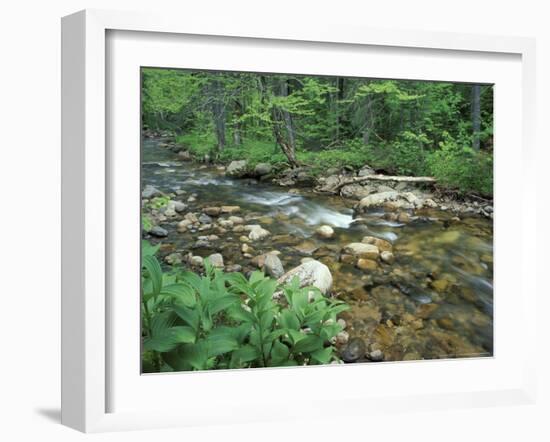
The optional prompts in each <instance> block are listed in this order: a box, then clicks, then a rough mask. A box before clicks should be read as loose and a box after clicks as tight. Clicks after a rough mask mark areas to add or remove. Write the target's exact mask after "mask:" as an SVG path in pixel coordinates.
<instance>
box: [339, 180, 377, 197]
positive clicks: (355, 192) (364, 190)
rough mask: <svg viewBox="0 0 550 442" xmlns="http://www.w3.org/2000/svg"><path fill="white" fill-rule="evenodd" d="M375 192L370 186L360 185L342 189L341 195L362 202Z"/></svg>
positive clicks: (356, 184) (355, 184) (350, 185)
mask: <svg viewBox="0 0 550 442" xmlns="http://www.w3.org/2000/svg"><path fill="white" fill-rule="evenodd" d="M372 192H373V188H372V187H370V186H362V185H361V184H359V183H354V184H348V185H347V186H344V187H342V188H341V189H340V195H342V196H343V197H344V198H349V199H354V200H362V199H363V198H366V197H367V196H369V195H370V194H371V193H372Z"/></svg>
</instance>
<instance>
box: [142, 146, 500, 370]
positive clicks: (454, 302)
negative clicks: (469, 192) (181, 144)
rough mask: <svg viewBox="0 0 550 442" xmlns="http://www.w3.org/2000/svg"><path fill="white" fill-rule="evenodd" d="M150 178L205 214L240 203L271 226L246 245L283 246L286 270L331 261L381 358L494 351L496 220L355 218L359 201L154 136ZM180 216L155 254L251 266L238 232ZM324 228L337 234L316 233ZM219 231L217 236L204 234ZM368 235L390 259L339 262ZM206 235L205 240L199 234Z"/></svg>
mask: <svg viewBox="0 0 550 442" xmlns="http://www.w3.org/2000/svg"><path fill="white" fill-rule="evenodd" d="M145 185H151V186H154V187H155V188H157V189H159V190H161V191H162V192H164V193H173V194H174V195H175V196H174V198H173V199H175V200H178V201H182V202H184V203H185V204H186V205H188V208H187V209H186V211H185V212H184V214H185V213H186V212H194V213H197V215H200V214H201V209H202V208H204V207H213V206H222V205H223V206H239V207H240V211H239V213H238V216H239V217H243V218H244V219H245V220H246V223H247V224H259V225H261V226H262V227H263V228H265V229H267V230H268V231H269V232H270V235H269V236H268V237H266V238H264V239H262V240H260V241H255V242H252V243H250V247H251V251H252V255H254V256H257V255H260V254H263V253H267V252H269V251H273V250H276V251H278V252H280V254H279V258H280V260H281V262H282V263H283V266H284V269H285V271H288V270H290V269H292V268H294V267H296V266H298V265H300V263H301V262H302V260H304V258H306V259H307V258H313V259H316V260H318V261H321V262H322V263H324V264H325V265H327V266H328V267H329V269H330V271H331V273H332V277H333V286H332V294H333V295H334V296H338V298H339V299H341V300H343V301H345V302H347V303H348V304H349V305H350V307H351V309H350V310H349V311H347V312H344V313H343V314H341V318H342V319H344V320H345V322H346V324H347V327H346V331H347V332H348V333H349V336H350V337H351V338H354V337H359V338H362V339H363V341H364V342H365V344H366V346H367V348H368V351H370V352H372V351H375V350H381V352H382V354H383V360H386V361H399V360H418V359H434V358H450V357H479V356H491V355H492V353H493V259H492V257H493V225H492V220H490V219H486V218H483V217H480V216H477V215H472V216H461V217H460V219H459V218H457V217H456V216H455V215H454V214H453V213H450V212H448V211H442V210H439V209H421V210H417V211H416V212H415V214H414V215H415V216H413V217H412V218H411V220H410V221H408V222H398V221H395V220H392V218H391V217H387V216H386V215H387V213H386V210H385V209H375V210H374V209H373V210H370V211H368V212H367V213H364V214H361V216H360V217H357V216H354V211H353V205H354V203H355V201H351V200H346V199H343V198H341V197H339V196H327V195H320V194H316V193H313V192H312V190H311V189H288V188H283V187H280V186H277V185H275V184H271V183H267V182H260V181H258V180H255V179H233V178H229V177H226V176H225V175H224V172H223V171H222V170H220V169H219V168H217V167H215V166H201V165H198V164H196V163H192V162H185V161H179V160H178V157H177V155H176V154H175V153H174V152H172V151H171V150H169V149H166V148H163V147H160V146H159V142H158V140H153V139H145V140H144V142H143V145H142V187H144V186H145ZM180 219H181V217H179V218H178V217H175V218H168V219H166V220H164V221H163V222H161V223H160V225H161V226H162V227H163V228H164V229H166V230H167V232H168V235H167V236H166V237H165V238H161V239H158V238H149V237H148V239H150V240H151V241H152V242H162V244H163V247H162V249H161V253H160V255H161V258H162V257H166V256H167V255H169V254H170V253H181V254H182V255H185V254H187V253H189V252H191V253H192V254H193V255H198V256H202V257H206V256H208V255H210V254H212V253H221V254H222V256H223V259H224V263H225V265H226V267H230V266H240V267H241V268H242V271H243V272H245V273H246V272H247V271H250V270H253V269H255V268H257V267H255V266H254V264H253V263H252V262H251V258H250V257H245V256H244V255H243V251H242V246H243V242H242V238H241V236H242V233H237V232H234V231H232V230H231V229H227V230H226V231H224V229H222V230H221V231H220V230H219V229H218V230H212V231H199V230H197V231H191V230H189V231H186V232H183V233H182V232H180V231H178V229H177V224H178V221H179V220H180ZM321 225H329V226H331V227H332V228H333V229H334V235H333V236H332V237H331V238H329V239H325V238H321V237H319V235H316V234H315V230H316V229H317V228H318V227H319V226H321ZM212 234H215V236H214V237H211V238H214V239H211V240H209V239H204V236H208V235H212ZM365 236H374V237H377V238H381V239H384V240H386V241H388V242H390V243H391V245H392V247H393V249H392V250H393V255H394V257H395V259H394V261H393V262H392V263H385V262H380V263H379V264H377V266H376V267H375V268H372V269H369V270H361V269H359V268H357V267H356V266H355V265H354V264H353V263H346V262H343V261H342V259H341V250H342V248H343V247H344V246H345V245H346V244H349V243H353V242H361V240H362V238H363V237H365ZM199 237H201V238H202V240H200V239H199Z"/></svg>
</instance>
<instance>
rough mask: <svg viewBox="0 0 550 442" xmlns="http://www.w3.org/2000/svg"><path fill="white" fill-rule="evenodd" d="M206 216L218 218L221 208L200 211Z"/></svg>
mask: <svg viewBox="0 0 550 442" xmlns="http://www.w3.org/2000/svg"><path fill="white" fill-rule="evenodd" d="M202 211H203V212H204V213H206V214H207V215H208V216H218V215H219V214H220V213H221V212H222V208H221V207H205V208H204V209H202Z"/></svg>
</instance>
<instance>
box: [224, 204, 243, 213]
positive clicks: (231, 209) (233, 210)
mask: <svg viewBox="0 0 550 442" xmlns="http://www.w3.org/2000/svg"><path fill="white" fill-rule="evenodd" d="M221 209H222V213H225V214H227V215H232V214H234V213H237V212H239V211H240V210H241V208H240V206H222V207H221Z"/></svg>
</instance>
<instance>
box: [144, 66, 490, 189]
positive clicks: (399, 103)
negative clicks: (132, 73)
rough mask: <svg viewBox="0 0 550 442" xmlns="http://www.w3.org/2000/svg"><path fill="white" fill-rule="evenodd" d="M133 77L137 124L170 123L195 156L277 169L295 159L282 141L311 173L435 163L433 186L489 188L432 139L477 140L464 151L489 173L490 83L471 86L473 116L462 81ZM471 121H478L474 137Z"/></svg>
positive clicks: (419, 171)
mask: <svg viewBox="0 0 550 442" xmlns="http://www.w3.org/2000/svg"><path fill="white" fill-rule="evenodd" d="M142 80H143V81H142V85H143V94H142V103H143V106H142V108H143V127H145V128H153V129H155V128H156V129H159V128H168V129H171V130H172V131H173V132H174V133H175V134H177V141H178V142H179V143H180V144H182V145H183V146H185V147H186V148H187V149H189V151H190V152H191V153H192V154H193V155H194V156H195V157H196V158H197V159H200V160H203V159H204V158H206V156H208V158H210V159H212V160H216V161H222V162H230V161H232V160H241V159H247V160H249V162H250V164H251V165H252V166H253V165H254V164H256V163H259V162H269V163H272V164H274V165H280V166H281V168H283V167H285V165H288V164H295V162H294V160H293V159H292V156H291V155H289V153H288V151H289V148H290V150H291V151H292V152H293V156H294V157H296V159H297V162H298V163H300V164H305V165H309V166H311V167H312V168H313V172H314V173H320V172H322V171H323V170H325V169H326V168H328V167H343V166H348V167H353V168H359V167H361V166H363V165H365V164H368V165H370V166H372V167H375V168H377V169H381V170H385V171H387V172H390V173H394V174H411V175H424V174H429V173H431V171H432V170H435V171H436V172H434V173H436V176H437V178H438V179H439V180H440V182H441V183H442V184H443V185H446V186H451V187H454V188H459V189H461V190H463V191H480V189H484V190H483V191H484V192H487V191H488V190H489V189H488V183H489V182H490V181H491V179H492V177H484V180H481V181H483V183H482V182H480V179H479V177H478V176H477V173H478V171H479V169H480V166H479V164H475V168H473V169H472V170H468V171H462V172H461V173H457V172H456V170H455V169H454V168H451V167H446V166H445V164H443V163H444V162H445V160H444V158H445V157H447V156H449V158H450V159H451V160H453V161H454V160H456V161H458V160H457V159H456V158H455V157H456V156H457V155H456V154H455V153H453V154H450V153H449V152H448V151H446V152H443V147H442V146H446V145H447V144H448V139H452V140H457V141H456V142H457V143H458V144H459V145H460V146H473V145H474V143H473V141H474V139H479V140H480V147H481V151H482V152H483V153H482V154H479V155H477V154H476V153H474V154H472V155H473V156H474V157H477V156H479V157H480V158H482V163H483V164H484V167H481V169H482V171H484V173H491V172H490V168H488V167H487V164H488V162H489V161H490V160H489V159H487V158H486V157H488V156H490V155H491V152H492V143H493V88H492V86H490V85H481V87H480V88H478V89H476V90H479V91H480V96H479V100H478V101H479V103H480V107H479V109H478V111H476V112H475V115H474V106H473V102H474V100H473V98H474V92H473V85H471V84H460V83H445V82H426V81H407V80H373V79H364V78H343V77H314V76H304V75H283V74H255V73H233V72H201V71H186V70H174V69H154V68H144V69H143V70H142ZM474 117H475V118H474ZM474 119H475V121H479V123H480V127H479V132H478V133H476V134H474V133H473V131H474V126H473V121H474ZM458 140H459V141H458ZM285 146H286V147H285ZM472 155H470V157H471V156H472ZM468 158H469V157H468V156H466V160H467V159H468ZM474 163H475V162H471V161H466V162H465V163H464V164H468V165H472V167H473V165H474ZM463 167H464V166H463ZM276 169H277V168H276ZM457 175H459V176H460V178H458V177H457ZM488 193H492V191H489V192H488Z"/></svg>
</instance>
